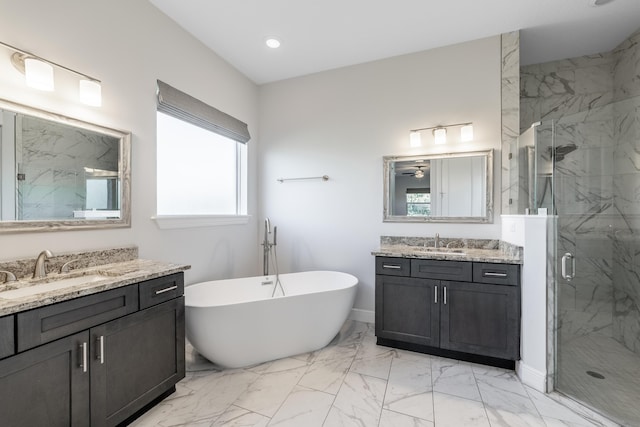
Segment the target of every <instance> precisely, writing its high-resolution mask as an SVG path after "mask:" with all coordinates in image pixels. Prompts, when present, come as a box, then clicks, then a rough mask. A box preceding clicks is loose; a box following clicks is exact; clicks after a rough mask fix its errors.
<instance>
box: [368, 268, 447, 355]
mask: <svg viewBox="0 0 640 427" xmlns="http://www.w3.org/2000/svg"><path fill="white" fill-rule="evenodd" d="M438 283H439V282H438V281H437V280H430V279H413V278H409V277H393V276H382V275H378V276H376V336H378V337H380V338H387V339H392V340H397V341H403V342H408V343H414V344H423V345H429V346H437V345H438V333H439V330H438V323H439V316H440V314H439V309H440V306H439V304H438V296H437V295H438V292H437V286H438Z"/></svg>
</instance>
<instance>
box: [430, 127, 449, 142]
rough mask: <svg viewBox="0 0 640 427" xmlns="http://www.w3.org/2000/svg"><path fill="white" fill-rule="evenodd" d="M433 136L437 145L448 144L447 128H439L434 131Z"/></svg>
mask: <svg viewBox="0 0 640 427" xmlns="http://www.w3.org/2000/svg"><path fill="white" fill-rule="evenodd" d="M433 136H434V138H435V143H436V144H437V145H442V144H446V143H447V130H446V129H445V128H438V129H434V130H433Z"/></svg>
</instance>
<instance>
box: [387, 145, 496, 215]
mask: <svg viewBox="0 0 640 427" xmlns="http://www.w3.org/2000/svg"><path fill="white" fill-rule="evenodd" d="M383 174H384V207H383V221H384V222H413V223H415V222H418V223H420V222H465V223H491V222H493V150H487V151H473V152H459V153H446V154H424V155H415V156H385V157H383Z"/></svg>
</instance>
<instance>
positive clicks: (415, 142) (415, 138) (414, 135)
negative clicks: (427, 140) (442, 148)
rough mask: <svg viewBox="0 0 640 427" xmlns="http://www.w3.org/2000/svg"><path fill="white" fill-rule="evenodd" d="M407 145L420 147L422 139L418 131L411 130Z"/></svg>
mask: <svg viewBox="0 0 640 427" xmlns="http://www.w3.org/2000/svg"><path fill="white" fill-rule="evenodd" d="M409 145H410V146H411V147H420V146H422V138H421V137H420V131H416V130H412V131H411V132H410V133H409Z"/></svg>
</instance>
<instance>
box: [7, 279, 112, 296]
mask: <svg viewBox="0 0 640 427" xmlns="http://www.w3.org/2000/svg"><path fill="white" fill-rule="evenodd" d="M109 278H110V277H109V276H104V275H101V274H89V275H85V276H76V277H69V278H67V279H60V280H54V281H52V282H48V283H41V284H34V285H31V286H25V287H22V288H18V289H13V290H10V291H3V292H0V298H4V299H15V298H23V297H28V296H32V295H36V294H40V293H43V292H49V291H56V290H58V289H64V288H67V287H70V286H74V285H82V284H85V283H93V282H99V281H100V280H105V279H109Z"/></svg>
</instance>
